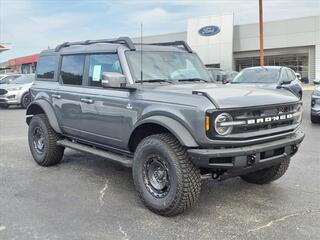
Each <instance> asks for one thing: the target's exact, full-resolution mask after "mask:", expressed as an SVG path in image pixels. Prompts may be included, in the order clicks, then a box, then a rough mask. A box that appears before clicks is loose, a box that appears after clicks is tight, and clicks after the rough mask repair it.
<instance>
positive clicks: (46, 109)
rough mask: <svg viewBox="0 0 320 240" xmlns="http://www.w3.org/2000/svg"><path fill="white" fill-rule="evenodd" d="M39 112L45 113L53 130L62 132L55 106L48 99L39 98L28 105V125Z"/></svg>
mask: <svg viewBox="0 0 320 240" xmlns="http://www.w3.org/2000/svg"><path fill="white" fill-rule="evenodd" d="M38 113H45V114H46V116H47V118H48V120H49V123H50V125H51V127H52V128H53V130H54V131H55V132H57V133H62V131H61V128H60V126H59V123H58V120H57V117H56V114H55V112H54V110H53V107H52V106H51V104H50V103H49V102H48V101H46V100H44V99H38V100H35V101H33V102H32V103H31V104H30V105H29V106H28V108H27V113H26V115H27V116H26V122H27V124H28V125H29V123H30V121H31V118H32V117H33V116H34V115H36V114H38Z"/></svg>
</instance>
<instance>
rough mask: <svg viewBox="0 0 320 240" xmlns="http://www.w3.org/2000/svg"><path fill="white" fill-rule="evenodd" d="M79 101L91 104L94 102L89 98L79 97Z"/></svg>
mask: <svg viewBox="0 0 320 240" xmlns="http://www.w3.org/2000/svg"><path fill="white" fill-rule="evenodd" d="M80 101H81V102H84V103H87V104H92V103H94V100H93V99H91V98H81V99H80Z"/></svg>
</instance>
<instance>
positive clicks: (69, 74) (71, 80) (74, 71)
mask: <svg viewBox="0 0 320 240" xmlns="http://www.w3.org/2000/svg"><path fill="white" fill-rule="evenodd" d="M84 60H85V55H67V56H63V57H62V64H61V71H60V76H61V79H62V82H63V83H64V84H69V85H82V79H83V69H84Z"/></svg>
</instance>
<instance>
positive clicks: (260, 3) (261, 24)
mask: <svg viewBox="0 0 320 240" xmlns="http://www.w3.org/2000/svg"><path fill="white" fill-rule="evenodd" d="M262 8H263V6H262V0H259V32H260V66H262V67H263V66H264V50H263V9H262Z"/></svg>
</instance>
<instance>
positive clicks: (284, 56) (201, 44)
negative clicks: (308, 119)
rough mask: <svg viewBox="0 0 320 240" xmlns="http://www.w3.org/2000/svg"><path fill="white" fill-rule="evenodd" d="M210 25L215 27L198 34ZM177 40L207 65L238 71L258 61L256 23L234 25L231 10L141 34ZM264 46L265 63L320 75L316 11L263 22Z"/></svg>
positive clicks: (304, 74) (309, 76) (313, 76)
mask: <svg viewBox="0 0 320 240" xmlns="http://www.w3.org/2000/svg"><path fill="white" fill-rule="evenodd" d="M212 26H214V27H215V29H216V30H218V31H216V32H214V33H212V34H210V32H209V34H206V33H207V32H206V31H204V33H205V34H204V35H203V34H201V29H202V28H205V27H209V28H210V27H212ZM204 30H206V29H204ZM209 30H210V29H209ZM178 40H183V41H187V43H188V44H189V45H190V46H191V48H192V49H193V50H194V51H195V52H197V54H198V55H199V56H200V58H201V59H202V61H203V62H204V63H205V64H206V65H207V66H208V67H219V68H222V69H225V70H236V71H240V70H241V69H243V68H246V67H251V66H258V65H259V24H258V23H254V24H245V25H234V24H233V14H223V15H219V16H206V17H199V18H196V19H190V20H189V21H188V28H187V31H186V32H179V33H172V34H162V35H155V36H145V37H144V42H146V43H150V42H154V43H156V42H167V41H178ZM134 41H136V42H139V38H136V39H134ZM264 49H265V65H275V66H287V67H290V68H292V69H293V70H294V71H296V72H299V73H300V74H301V75H302V77H303V78H307V79H308V80H311V81H312V80H314V79H316V78H317V79H320V15H319V16H312V17H303V18H296V19H288V20H281V21H272V22H265V23H264Z"/></svg>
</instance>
